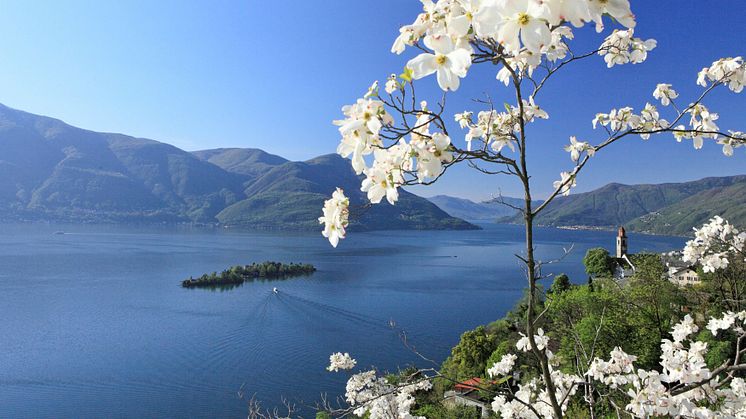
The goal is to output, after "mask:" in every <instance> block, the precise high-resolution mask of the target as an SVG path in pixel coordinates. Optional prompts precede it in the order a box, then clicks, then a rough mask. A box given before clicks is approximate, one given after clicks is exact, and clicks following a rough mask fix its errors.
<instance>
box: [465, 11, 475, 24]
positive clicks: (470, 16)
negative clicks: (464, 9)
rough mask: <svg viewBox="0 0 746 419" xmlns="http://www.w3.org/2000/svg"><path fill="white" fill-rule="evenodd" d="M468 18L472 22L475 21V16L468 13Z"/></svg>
mask: <svg viewBox="0 0 746 419" xmlns="http://www.w3.org/2000/svg"><path fill="white" fill-rule="evenodd" d="M466 18H467V19H469V21H470V22H471V21H472V20H474V15H472V14H471V12H468V13H466Z"/></svg>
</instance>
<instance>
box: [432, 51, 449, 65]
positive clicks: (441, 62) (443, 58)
mask: <svg viewBox="0 0 746 419" xmlns="http://www.w3.org/2000/svg"><path fill="white" fill-rule="evenodd" d="M446 61H448V57H446V56H445V55H442V54H441V55H438V56H437V57H436V58H435V62H436V63H438V65H444V64H445V63H446Z"/></svg>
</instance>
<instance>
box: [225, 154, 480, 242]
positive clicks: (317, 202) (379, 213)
mask: <svg viewBox="0 0 746 419" xmlns="http://www.w3.org/2000/svg"><path fill="white" fill-rule="evenodd" d="M337 186H338V187H341V188H343V189H344V190H345V193H346V194H347V196H348V197H349V198H350V204H351V210H350V223H351V225H352V226H353V228H357V229H401V228H407V229H471V228H475V227H474V226H473V225H471V224H469V223H467V222H465V221H463V220H461V219H458V218H454V217H451V216H449V215H448V214H446V213H445V212H443V210H441V209H440V208H438V207H437V206H435V205H434V204H432V203H430V202H428V201H427V200H425V199H423V198H420V197H418V196H416V195H413V194H411V193H409V192H406V191H401V192H400V194H399V195H400V196H399V201H398V202H397V203H396V205H395V206H392V205H389V204H388V203H386V202H385V201H384V202H383V203H381V204H379V205H373V206H367V207H366V206H365V203H366V202H367V199H366V196H365V194H364V193H363V192H361V191H360V178H359V177H358V176H357V175H355V172H354V171H353V170H352V167H351V165H350V163H349V161H347V160H346V159H343V158H342V157H340V156H338V155H336V154H329V155H325V156H320V157H317V158H315V159H312V160H308V161H305V162H287V163H285V164H283V165H280V166H277V167H274V168H272V169H271V170H269V171H268V172H267V173H266V174H264V175H263V176H261V177H260V178H258V179H257V180H256V181H254V182H252V183H251V184H250V185H249V186H248V187H247V188H246V190H245V191H244V193H245V194H246V196H248V198H247V199H244V200H242V201H240V202H237V203H235V204H233V205H231V206H229V207H228V208H226V209H224V210H223V211H222V212H220V214H218V216H217V218H218V220H219V221H220V222H221V223H222V224H225V225H230V226H232V225H237V226H246V227H252V228H263V227H265V226H272V225H276V224H278V223H279V224H282V225H286V226H293V227H297V228H301V229H306V228H318V222H317V221H316V219H317V218H318V216H319V208H321V206H322V205H323V203H324V200H325V199H327V198H328V197H329V195H330V194H331V192H332V191H333V190H334V189H335V188H336V187H337ZM262 209H263V210H262Z"/></svg>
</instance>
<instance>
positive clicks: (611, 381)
mask: <svg viewBox="0 0 746 419" xmlns="http://www.w3.org/2000/svg"><path fill="white" fill-rule="evenodd" d="M744 318H746V313H742V314H739V315H733V314H732V313H731V315H730V317H728V315H726V319H716V318H714V319H712V320H711V321H710V324H709V325H708V328H710V327H711V328H712V329H713V330H715V331H717V330H718V329H720V330H722V329H731V330H734V331H736V332H737V333H739V334H740V335H743V334H744V332H743V330H742V329H741V328H740V326H737V325H736V324H735V321H736V319H741V322H742V321H743V320H742V319H744ZM697 331H698V327H697V325H696V324H695V323H694V320H693V319H692V318H691V316H689V315H687V316H686V317H685V318H684V319H683V320H682V321H681V322H680V323H679V324H677V325H676V326H674V328H673V330H672V331H671V335H672V337H673V340H669V339H664V340H663V341H662V343H661V362H660V365H661V367H662V369H661V371H660V372H658V371H645V370H637V371H635V370H634V367H633V363H634V361H635V357H634V356H631V355H627V354H626V353H624V352H623V351H622V350H621V349H619V348H617V349H615V350H614V351H613V352H612V357H611V359H610V360H609V361H604V360H600V359H596V360H594V361H593V363H592V364H591V367H590V368H589V370H588V376H589V378H590V379H593V380H595V381H599V382H601V383H604V384H606V385H609V386H610V387H612V388H615V389H616V388H620V389H623V388H626V389H627V392H626V395H627V396H628V397H629V402H628V404H627V405H626V410H627V411H628V412H630V413H631V414H632V415H634V416H635V417H651V416H670V417H697V418H715V417H743V415H746V404H745V403H744V400H742V399H743V397H744V395H746V393H744V391H745V390H746V387H745V386H744V382H743V380H742V379H740V378H733V379H730V380H721V379H720V377H714V376H713V375H712V371H710V370H709V368H708V367H707V365H706V363H705V359H704V356H705V354H706V353H707V344H706V343H705V342H701V341H695V340H691V338H690V337H691V335H692V334H694V333H696V332H697ZM672 389H680V390H679V391H678V392H676V391H673V390H672Z"/></svg>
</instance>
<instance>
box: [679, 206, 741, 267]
mask: <svg viewBox="0 0 746 419" xmlns="http://www.w3.org/2000/svg"><path fill="white" fill-rule="evenodd" d="M745 252H746V232H740V231H739V230H738V229H737V228H735V227H733V225H731V224H730V223H729V222H728V221H726V220H724V219H723V218H722V217H720V216H715V217H714V218H712V219H711V220H710V222H709V223H707V224H705V225H703V226H702V227H700V228H698V229H694V239H692V240H689V241H688V242H687V243H686V247H684V255H683V257H682V259H683V260H684V261H685V262H691V263H700V264H701V265H702V269H703V270H704V271H705V272H715V271H716V270H718V269H723V268H726V267H728V264H729V258H730V257H734V256H735V257H740V258H744V256H745V254H744V253H745Z"/></svg>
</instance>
